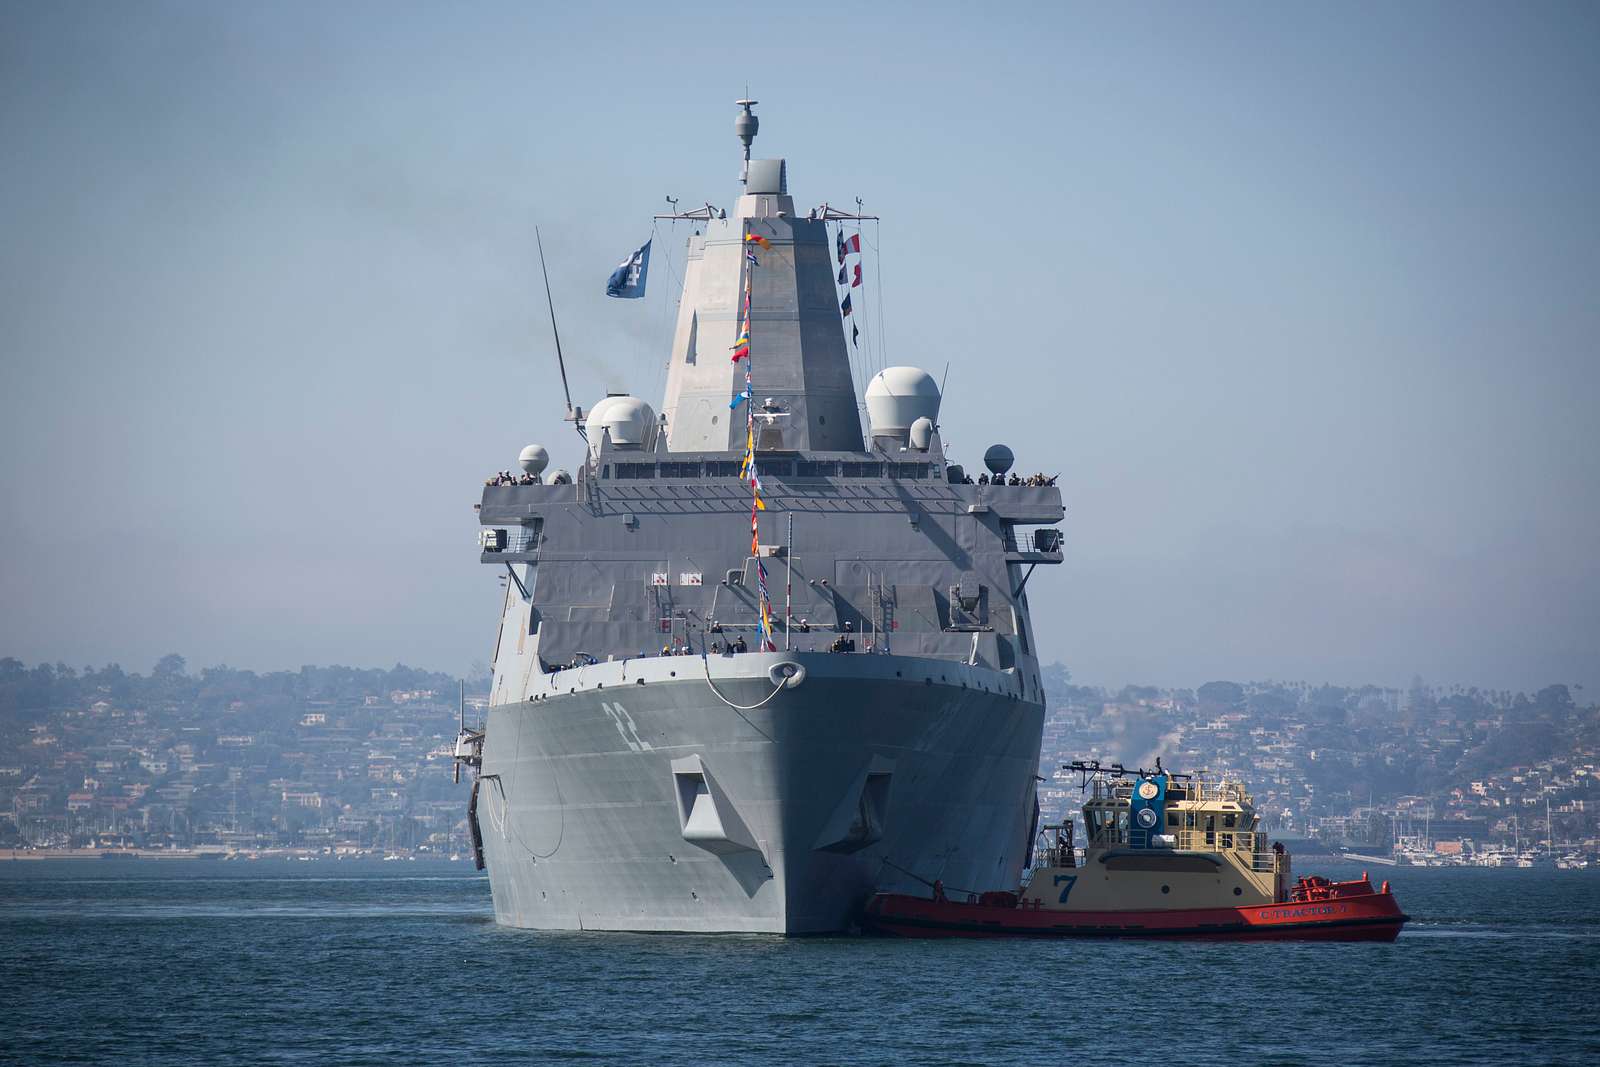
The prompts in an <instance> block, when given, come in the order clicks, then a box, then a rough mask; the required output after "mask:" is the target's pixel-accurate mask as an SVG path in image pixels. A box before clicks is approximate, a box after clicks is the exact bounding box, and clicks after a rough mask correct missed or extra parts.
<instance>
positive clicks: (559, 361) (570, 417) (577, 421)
mask: <svg viewBox="0 0 1600 1067" xmlns="http://www.w3.org/2000/svg"><path fill="white" fill-rule="evenodd" d="M533 239H534V241H535V243H537V244H538V246H539V272H540V273H541V274H543V275H544V299H545V303H546V304H548V305H549V306H550V333H551V335H552V336H554V337H555V339H556V366H557V367H559V368H561V392H562V393H564V394H565V395H566V398H567V421H568V422H571V423H572V426H573V428H574V429H576V430H577V431H578V436H579V437H581V438H583V440H584V443H586V444H587V443H588V441H589V435H588V434H587V433H585V432H584V429H583V422H582V421H581V420H582V418H583V412H581V411H577V410H574V409H573V407H572V390H571V388H569V387H568V385H567V361H566V360H565V359H563V358H562V357H561V331H560V330H559V329H557V328H556V301H555V298H554V297H553V296H551V295H550V268H548V267H546V266H545V263H544V238H543V237H541V236H539V227H537V226H535V227H534V228H533Z"/></svg>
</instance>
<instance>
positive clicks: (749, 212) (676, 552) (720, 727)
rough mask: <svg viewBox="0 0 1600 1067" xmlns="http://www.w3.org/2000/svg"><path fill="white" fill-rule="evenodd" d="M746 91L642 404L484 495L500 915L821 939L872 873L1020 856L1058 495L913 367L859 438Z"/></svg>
mask: <svg viewBox="0 0 1600 1067" xmlns="http://www.w3.org/2000/svg"><path fill="white" fill-rule="evenodd" d="M751 103H753V102H743V101H742V102H741V106H743V108H744V110H743V112H742V113H741V114H740V117H739V126H738V132H739V134H740V137H741V139H742V140H744V141H745V145H746V162H745V168H744V175H743V181H744V189H743V193H742V195H741V196H740V197H739V199H738V201H737V203H736V205H735V207H734V208H733V209H732V210H729V211H721V210H715V209H712V208H710V207H709V206H708V207H707V208H706V209H704V210H703V211H702V212H699V213H696V214H694V216H693V217H694V218H695V220H696V222H697V223H698V225H699V230H700V232H698V233H697V234H696V235H695V236H693V237H691V238H690V239H689V242H688V249H687V260H686V267H685V271H684V285H683V294H682V298H681V302H680V305H679V315H678V320H677V326H676V330H675V334H674V338H673V342H672V357H671V363H670V367H669V370H668V376H667V386H666V395H665V398H664V400H663V402H662V404H661V408H660V413H659V414H657V412H656V411H655V409H654V408H652V407H651V406H650V405H649V404H647V403H646V402H644V401H642V400H640V399H637V398H635V397H631V396H612V397H607V398H606V399H604V400H602V401H601V402H599V403H597V404H596V405H594V407H593V408H591V409H590V410H589V412H588V413H587V416H586V418H585V421H584V423H583V425H584V426H585V427H586V429H587V448H586V450H585V452H584V454H583V456H582V460H581V462H580V463H579V464H577V466H576V469H575V472H574V474H572V475H568V474H566V473H565V472H556V473H554V474H552V475H551V476H549V477H548V478H546V477H544V474H545V470H546V462H547V460H546V454H545V451H544V449H542V448H539V447H537V446H530V448H529V449H527V450H525V452H524V463H523V466H524V469H525V470H526V471H527V472H528V473H529V478H528V479H525V480H527V481H531V482H533V483H534V484H494V485H489V486H486V487H485V489H484V492H483V498H482V502H481V504H480V505H479V520H480V522H481V524H482V526H483V531H482V546H483V551H482V557H481V558H482V560H483V562H484V563H486V564H490V565H492V566H494V567H495V568H497V569H500V570H502V572H503V573H504V575H505V577H506V579H507V580H506V582H505V586H506V590H505V602H504V608H503V612H502V617H501V622H500V631H499V635H498V638H497V640H496V644H495V652H494V664H493V669H494V680H493V689H492V693H491V698H490V706H489V711H488V717H487V720H486V721H485V723H484V724H483V730H482V731H481V733H476V732H475V733H473V734H470V735H466V736H465V737H464V739H463V744H462V745H461V746H459V747H458V758H460V759H461V760H462V762H464V763H466V764H468V765H469V766H471V767H472V768H473V770H474V771H475V772H476V779H475V781H474V785H473V798H472V819H473V823H474V830H475V833H476V834H477V835H478V836H479V837H480V838H481V858H482V862H483V863H484V864H485V865H486V867H487V870H488V873H489V878H490V883H491V888H492V891H493V896H494V906H495V914H496V917H497V918H498V919H499V920H500V921H501V922H504V923H508V924H511V925H516V926H526V927H537V928H562V929H579V928H581V929H600V930H692V931H766V932H774V933H818V932H828V931H836V930H842V929H845V928H846V927H847V926H848V925H849V924H850V923H851V921H852V919H853V918H854V916H855V915H856V914H857V913H858V911H859V909H860V907H861V906H862V905H863V904H864V902H865V901H866V900H867V899H868V898H869V897H870V896H871V895H872V893H873V892H875V891H878V890H891V889H895V888H897V887H901V888H904V887H910V886H915V885H917V884H919V883H921V882H922V881H924V880H927V879H936V878H937V879H943V880H944V881H945V882H946V883H948V884H953V885H992V884H1004V883H1006V882H1008V881H1014V880H1015V879H1016V878H1017V877H1018V876H1019V874H1020V871H1021V869H1022V867H1023V865H1024V863H1025V860H1026V858H1027V855H1028V853H1029V850H1030V843H1031V840H1032V837H1033V834H1034V830H1035V827H1034V825H1033V823H1034V819H1035V817H1036V811H1037V808H1036V805H1035V802H1034V784H1035V773H1036V770H1037V767H1038V758H1039V745H1040V735H1041V730H1042V724H1043V714H1044V701H1043V693H1042V691H1041V686H1040V676H1039V666H1038V658H1037V652H1036V647H1035V644H1034V637H1033V629H1032V623H1031V618H1030V615H1029V610H1028V601H1027V595H1026V584H1027V581H1028V576H1029V575H1030V574H1031V573H1032V570H1033V568H1034V567H1035V566H1037V565H1039V564H1052V563H1059V562H1060V561H1061V558H1062V552H1061V543H1060V534H1059V532H1058V531H1057V530H1056V529H1054V528H1053V524H1055V523H1057V522H1059V521H1060V519H1061V518H1062V515H1063V510H1062V505H1061V497H1060V493H1059V491H1058V490H1057V489H1056V488H1055V487H1054V486H1053V485H1051V484H1044V483H1043V482H1042V481H1041V482H1040V483H1039V484H1031V485H1030V484H1017V485H1012V484H1004V482H1005V479H1004V478H1003V477H1002V475H1003V474H1004V471H1005V470H1006V469H1007V468H1008V467H1009V466H1010V453H1009V450H1007V449H1005V448H1004V447H1002V446H997V447H995V448H991V449H990V450H989V454H988V456H987V458H986V462H988V464H989V466H990V470H991V471H994V472H996V474H995V478H994V481H993V482H992V483H990V484H974V483H973V480H972V479H971V478H970V477H968V476H967V475H966V474H965V472H964V471H963V470H962V468H961V467H960V465H958V464H956V463H954V462H953V461H952V459H951V458H950V457H947V456H946V454H945V452H944V447H943V443H942V438H941V435H940V432H939V426H938V410H939V401H940V396H939V388H938V386H937V385H936V383H935V382H934V380H933V378H932V377H931V376H930V375H928V374H927V373H925V372H923V371H920V370H917V369H915V368H909V367H890V368H887V369H886V370H884V371H882V372H881V373H879V374H878V375H877V376H875V377H874V378H873V380H872V382H871V384H870V385H869V386H868V388H867V390H866V395H865V401H866V408H867V412H868V416H869V418H868V423H869V424H868V425H867V426H866V427H865V432H864V428H863V426H862V420H861V418H860V413H859V412H860V408H859V406H858V400H857V395H856V392H855V389H854V387H853V385H852V378H851V368H850V362H849V357H848V354H847V352H848V350H847V343H846V338H845V333H844V322H843V320H842V319H841V311H840V307H839V303H838V295H837V294H836V291H835V270H836V267H837V266H838V265H839V261H841V260H842V259H843V248H844V241H843V235H842V234H841V233H840V232H838V231H837V230H833V229H831V227H833V226H835V225H837V224H838V223H837V220H838V219H839V218H840V216H839V214H838V213H837V212H833V211H831V210H829V209H825V208H824V209H818V210H814V211H811V212H809V213H808V214H806V215H801V214H799V213H797V211H796V208H795V204H794V200H793V198H792V196H791V195H790V193H789V191H788V179H787V165H786V163H785V161H783V160H760V159H756V160H752V159H749V158H748V154H749V153H748V149H749V141H750V139H752V138H753V137H754V134H755V122H754V120H755V116H754V115H753V113H752V112H751V109H750V106H749V105H750V104H751ZM752 235H755V236H752ZM757 238H759V240H758V239H757ZM741 344H743V345H745V346H747V348H748V353H747V356H746V358H736V357H737V353H738V352H739V348H740V345H741ZM579 417H580V418H583V415H582V413H581V412H580V413H579ZM757 471H758V472H759V474H758V475H756V474H754V473H753V472H757ZM753 480H755V481H758V483H759V484H758V487H756V488H754V489H753V487H752V481H753ZM982 480H984V481H988V475H985V476H984V477H983V479H982ZM506 481H509V479H506ZM757 501H759V502H757Z"/></svg>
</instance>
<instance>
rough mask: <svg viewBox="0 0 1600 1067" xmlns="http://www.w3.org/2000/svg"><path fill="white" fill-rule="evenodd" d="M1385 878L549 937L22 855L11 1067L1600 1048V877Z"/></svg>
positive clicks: (322, 896) (2, 942) (1319, 868)
mask: <svg viewBox="0 0 1600 1067" xmlns="http://www.w3.org/2000/svg"><path fill="white" fill-rule="evenodd" d="M1301 866H1303V867H1304V868H1305V870H1306V871H1307V872H1308V873H1326V874H1330V875H1333V876H1336V877H1350V876H1353V875H1354V873H1356V870H1357V868H1353V867H1351V866H1350V865H1348V864H1341V863H1332V862H1328V863H1322V864H1318V863H1316V862H1315V861H1307V862H1305V863H1304V864H1302V865H1301ZM1372 873H1373V875H1374V877H1375V879H1376V878H1381V877H1383V876H1388V877H1389V878H1391V880H1392V881H1393V883H1394V886H1395V891H1396V893H1398V894H1399V895H1400V899H1401V903H1402V905H1403V906H1404V907H1405V908H1406V910H1407V911H1408V912H1409V913H1410V914H1411V916H1412V918H1413V921H1412V923H1411V924H1410V925H1408V926H1407V928H1406V930H1405V933H1403V934H1402V935H1401V937H1400V940H1399V941H1398V942H1396V943H1395V944H1392V945H1381V944H1378V945H1374V944H1231V945H1230V944H1208V943H1201V942H1194V943H1189V942H1179V943H1173V942H1163V943H1143V942H1135V941H1122V942H1118V941H1006V942H986V941H895V940H878V939H871V938H862V937H838V938H822V939H796V940H782V939H777V938H770V937H742V936H734V937H726V936H724V937H701V936H686V935H670V934H659V935H633V934H552V933H536V932H530V931H519V930H508V929H503V928H501V927H498V926H496V925H495V924H494V922H493V919H492V916H491V909H490V902H489V889H488V883H487V882H486V881H485V880H484V879H483V878H482V877H480V876H477V875H476V874H475V873H474V872H472V871H471V870H470V869H463V868H462V867H461V866H459V865H443V864H441V865H437V866H433V865H426V866H425V865H422V864H417V863H373V864H361V865H352V864H348V863H332V862H323V863H291V862H286V861H258V862H254V863H226V864H224V863H216V862H211V863H206V862H200V861H193V862H191V861H153V860H135V861H129V862H123V863H116V864H115V865H113V863H112V862H109V861H21V862H6V863H0V1062H6V1063H17V1064H30V1065H31V1064H52V1063H115V1064H157V1063H159V1064H169V1063H171V1064H179V1063H181V1064H222V1063H272V1064H282V1063H288V1064H301V1063H306V1064H319V1065H321V1064H396V1063H437V1064H463V1063H494V1064H506V1063H543V1062H562V1061H589V1062H595V1063H605V1064H612V1063H628V1064H633V1063H650V1064H653V1063H694V1064H720V1063H800V1064H832V1063H840V1064H1028V1065H1034V1064H1041V1065H1043V1064H1065V1063H1072V1062H1078V1061H1083V1062H1094V1063H1096V1064H1102V1063H1140V1064H1150V1063H1152V1062H1157V1061H1174V1062H1177V1063H1179V1064H1182V1065H1184V1067H1189V1065H1205V1064H1229V1065H1240V1064H1256V1063H1275V1064H1317V1065H1329V1064H1336V1065H1346V1064H1373V1063H1397V1062H1400V1061H1409V1062H1422V1063H1430V1064H1431V1063H1499V1064H1504V1063H1549V1064H1578V1063H1582V1062H1585V1061H1589V1060H1592V1058H1593V1057H1594V1056H1596V1055H1597V1054H1600V992H1597V990H1600V872H1595V871H1578V872H1564V871H1518V870H1426V869H1406V868H1401V869H1391V870H1386V871H1379V870H1374V871H1373V872H1372Z"/></svg>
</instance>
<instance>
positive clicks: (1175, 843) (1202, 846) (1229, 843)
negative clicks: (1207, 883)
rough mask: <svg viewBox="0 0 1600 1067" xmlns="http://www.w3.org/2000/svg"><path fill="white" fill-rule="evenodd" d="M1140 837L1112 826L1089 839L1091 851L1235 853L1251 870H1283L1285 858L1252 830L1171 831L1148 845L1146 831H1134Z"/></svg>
mask: <svg viewBox="0 0 1600 1067" xmlns="http://www.w3.org/2000/svg"><path fill="white" fill-rule="evenodd" d="M1135 833H1136V834H1138V837H1137V838H1134V839H1132V840H1130V835H1129V832H1128V831H1127V830H1124V829H1121V828H1120V827H1111V828H1106V829H1103V830H1101V831H1100V832H1099V833H1097V834H1095V835H1093V836H1092V837H1091V838H1090V839H1089V845H1090V847H1091V848H1101V849H1111V848H1126V847H1135V848H1157V849H1160V848H1167V849H1172V850H1173V851H1177V852H1211V853H1222V852H1227V853H1234V854H1235V855H1236V858H1237V859H1238V861H1239V862H1240V863H1242V864H1244V865H1245V866H1246V867H1248V868H1249V869H1250V870H1252V871H1260V872H1263V873H1267V874H1271V873H1275V872H1276V871H1278V870H1280V869H1281V868H1282V867H1283V864H1284V857H1283V856H1280V855H1279V854H1278V853H1276V852H1274V851H1272V849H1271V846H1270V842H1269V841H1268V840H1267V835H1266V834H1260V833H1255V832H1254V831H1251V830H1172V831H1169V832H1168V833H1166V834H1163V835H1156V837H1158V838H1166V839H1167V840H1165V841H1160V840H1157V841H1155V842H1154V843H1146V841H1145V840H1144V834H1143V831H1135Z"/></svg>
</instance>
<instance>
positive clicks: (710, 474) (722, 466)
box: [706, 459, 739, 478]
mask: <svg viewBox="0 0 1600 1067" xmlns="http://www.w3.org/2000/svg"><path fill="white" fill-rule="evenodd" d="M706 477H707V478H737V477H739V461H738V460H726V459H714V460H709V461H708V462H707V463H706Z"/></svg>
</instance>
